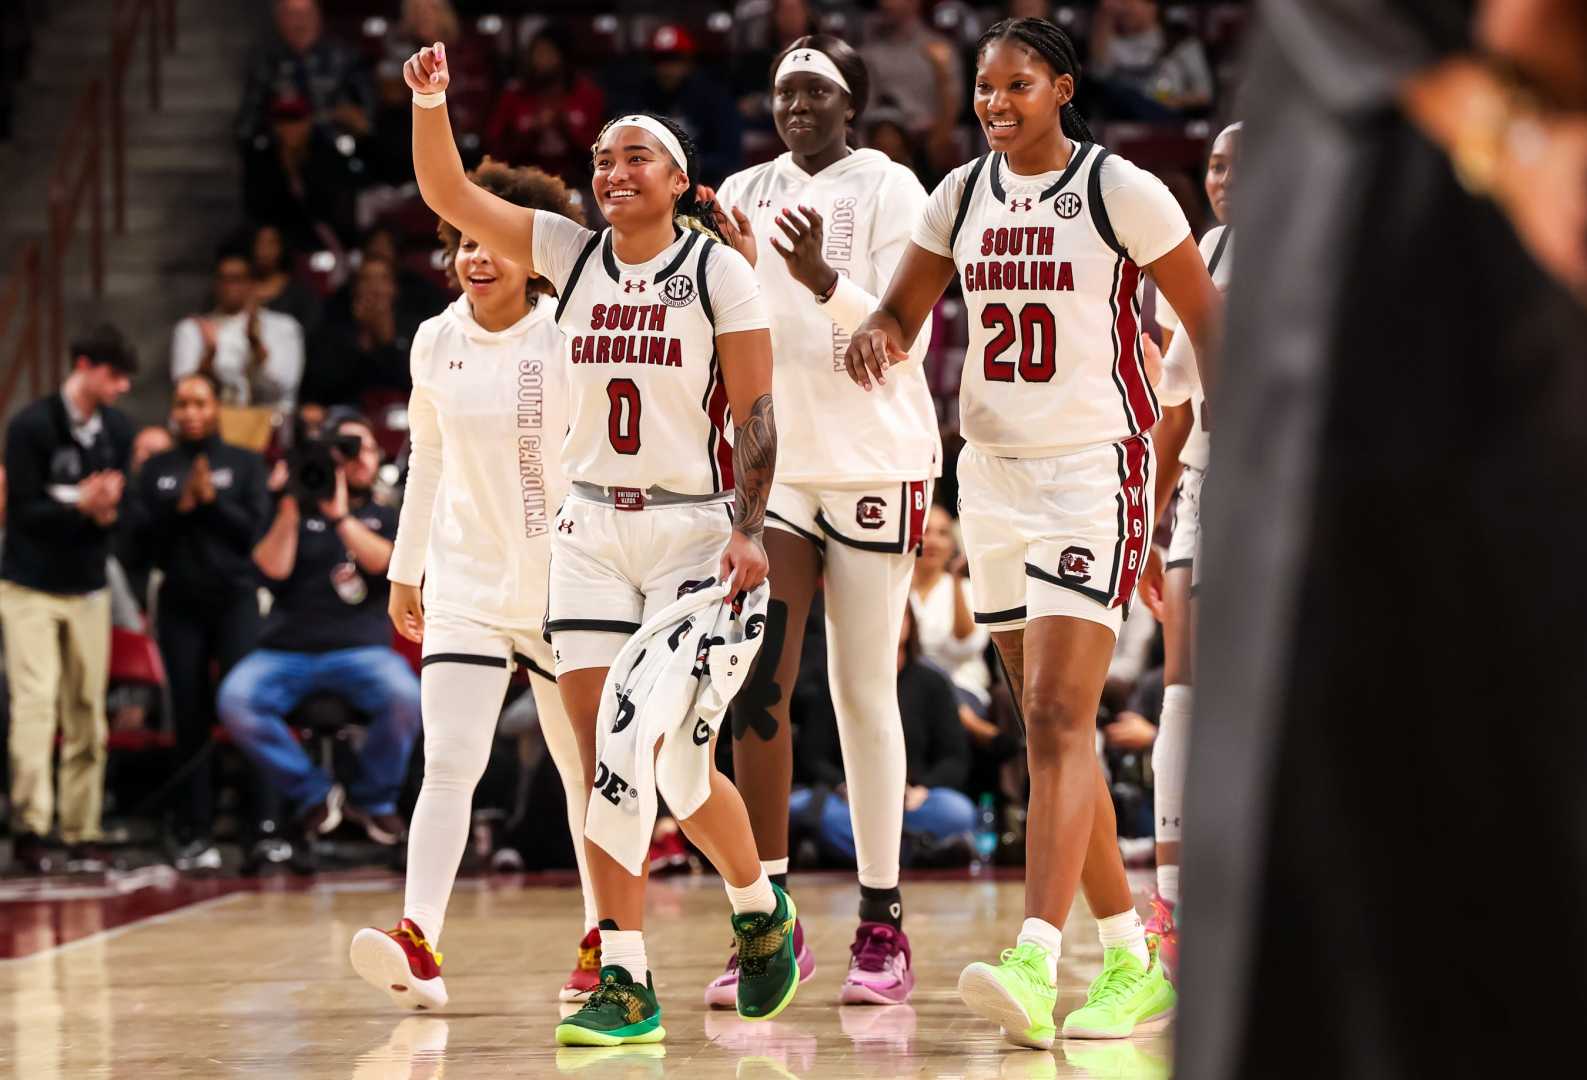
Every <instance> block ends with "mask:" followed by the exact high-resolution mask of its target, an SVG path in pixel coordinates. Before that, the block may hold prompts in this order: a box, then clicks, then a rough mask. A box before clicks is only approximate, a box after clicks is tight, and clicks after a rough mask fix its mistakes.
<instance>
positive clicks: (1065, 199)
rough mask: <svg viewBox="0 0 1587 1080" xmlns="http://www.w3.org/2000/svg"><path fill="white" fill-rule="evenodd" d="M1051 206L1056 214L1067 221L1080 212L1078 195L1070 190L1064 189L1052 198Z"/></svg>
mask: <svg viewBox="0 0 1587 1080" xmlns="http://www.w3.org/2000/svg"><path fill="white" fill-rule="evenodd" d="M1052 207H1053V209H1054V210H1056V211H1057V212H1058V216H1059V217H1061V218H1063V219H1064V220H1065V221H1068V220H1069V219H1070V218H1072V217H1074V216H1075V215H1076V214H1078V213H1079V212H1080V196H1078V195H1076V194H1075V193H1074V192H1072V191H1066V192H1064V193H1063V194H1062V195H1060V196H1058V197H1057V198H1056V199H1054V200H1053V204H1052Z"/></svg>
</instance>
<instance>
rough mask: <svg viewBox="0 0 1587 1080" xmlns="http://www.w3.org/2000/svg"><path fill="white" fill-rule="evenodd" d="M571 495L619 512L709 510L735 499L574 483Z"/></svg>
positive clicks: (720, 494) (725, 495) (726, 494)
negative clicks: (678, 508) (674, 508)
mask: <svg viewBox="0 0 1587 1080" xmlns="http://www.w3.org/2000/svg"><path fill="white" fill-rule="evenodd" d="M570 490H571V492H572V494H573V495H574V496H575V497H577V498H580V499H583V500H585V501H586V502H593V503H601V504H602V505H604V506H612V507H616V508H617V509H619V510H645V509H648V508H650V507H656V506H709V505H710V504H712V503H725V502H727V501H729V500H730V499H732V498H733V493H732V492H731V491H717V492H713V493H712V494H710V495H684V494H682V493H681V492H677V491H668V490H667V489H666V488H660V487H648V488H630V487H602V486H601V485H600V484H589V483H585V482H584V481H583V480H575V481H573V483H572V484H571V485H570Z"/></svg>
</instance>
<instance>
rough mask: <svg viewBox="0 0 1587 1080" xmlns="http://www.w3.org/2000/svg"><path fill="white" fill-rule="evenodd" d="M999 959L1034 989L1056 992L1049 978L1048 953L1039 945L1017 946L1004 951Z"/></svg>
mask: <svg viewBox="0 0 1587 1080" xmlns="http://www.w3.org/2000/svg"><path fill="white" fill-rule="evenodd" d="M998 959H999V960H1001V961H1002V962H1003V963H1004V964H1005V965H1007V966H1008V968H1009V970H1010V971H1011V972H1013V973H1014V974H1015V975H1016V976H1017V977H1018V978H1020V979H1022V980H1024V981H1025V982H1027V983H1029V984H1030V985H1031V986H1032V987H1036V988H1039V989H1042V990H1044V991H1046V992H1048V993H1053V992H1054V989H1053V985H1052V982H1051V981H1050V980H1049V979H1048V978H1047V951H1046V950H1045V949H1043V948H1041V947H1040V946H1039V945H1030V944H1026V945H1016V946H1014V947H1013V948H1012V949H1004V950H1003V952H1002V954H1001V955H999V956H998Z"/></svg>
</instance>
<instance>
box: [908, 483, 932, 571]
mask: <svg viewBox="0 0 1587 1080" xmlns="http://www.w3.org/2000/svg"><path fill="white" fill-rule="evenodd" d="M904 498H905V499H906V500H907V505H908V507H909V531H908V533H907V534H906V535H905V537H904V553H905V554H908V553H909V552H911V551H913V552H916V553H919V551H920V545H921V544H922V543H923V542H924V541H925V539H926V509H927V508H926V481H924V480H911V481H910V482H909V483H907V484H905V485H904Z"/></svg>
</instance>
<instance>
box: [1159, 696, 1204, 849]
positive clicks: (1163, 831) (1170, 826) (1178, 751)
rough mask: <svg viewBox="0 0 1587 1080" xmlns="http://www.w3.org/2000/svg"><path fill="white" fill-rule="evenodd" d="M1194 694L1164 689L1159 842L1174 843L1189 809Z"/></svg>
mask: <svg viewBox="0 0 1587 1080" xmlns="http://www.w3.org/2000/svg"><path fill="white" fill-rule="evenodd" d="M1193 693H1194V692H1193V691H1192V690H1191V688H1190V687H1188V686H1177V685H1176V686H1170V687H1167V688H1165V689H1164V690H1163V711H1162V714H1161V715H1160V716H1159V718H1158V721H1157V741H1156V742H1155V743H1153V744H1152V803H1153V809H1154V811H1155V813H1156V818H1157V825H1156V830H1155V832H1156V837H1157V841H1158V842H1159V843H1173V842H1176V841H1178V840H1179V838H1180V835H1181V827H1180V818H1181V816H1182V814H1183V812H1184V807H1185V768H1186V765H1187V763H1188V761H1189V756H1190V713H1191V703H1192V701H1193Z"/></svg>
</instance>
